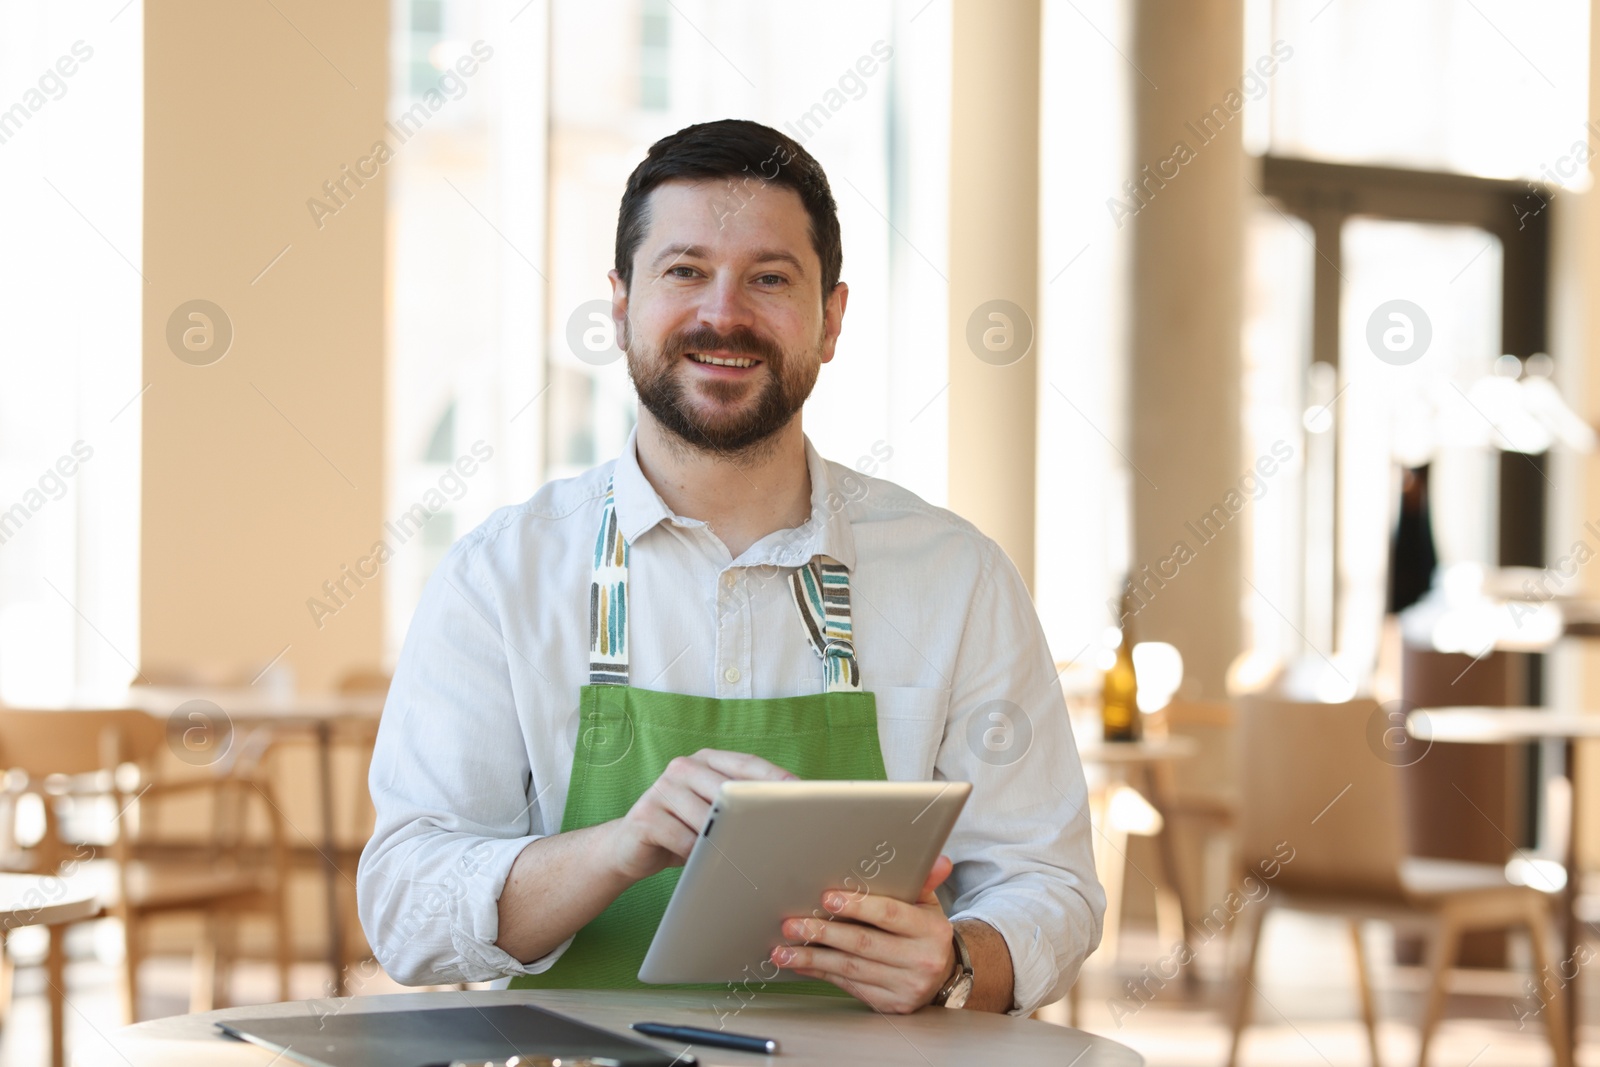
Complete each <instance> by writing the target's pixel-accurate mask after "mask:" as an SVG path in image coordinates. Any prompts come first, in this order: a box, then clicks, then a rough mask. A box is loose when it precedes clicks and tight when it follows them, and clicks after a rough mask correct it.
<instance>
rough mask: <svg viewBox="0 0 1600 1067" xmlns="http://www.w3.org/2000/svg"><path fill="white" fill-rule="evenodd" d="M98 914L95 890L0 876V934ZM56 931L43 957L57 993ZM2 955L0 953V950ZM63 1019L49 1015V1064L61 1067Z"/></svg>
mask: <svg viewBox="0 0 1600 1067" xmlns="http://www.w3.org/2000/svg"><path fill="white" fill-rule="evenodd" d="M99 910H100V900H99V898H98V897H97V896H96V894H95V892H94V889H93V888H92V887H90V886H88V885H87V884H86V883H84V882H82V881H80V880H75V879H71V878H57V877H54V876H52V875H42V874H0V930H15V929H17V928H19V927H23V926H55V925H57V924H59V923H70V922H76V921H77V920H79V919H87V918H89V917H90V916H91V915H93V914H94V913H95V912H97V911H99ZM61 941H62V938H61V934H60V932H59V931H56V930H52V931H51V932H50V948H49V951H48V952H47V953H46V955H45V961H44V963H45V978H46V980H47V981H48V982H50V984H51V985H53V986H55V987H56V988H57V989H62V988H65V984H66V968H67V952H66V948H65V947H64V946H63V945H62V943H61ZM0 951H3V950H0ZM65 1035H66V1019H65V1018H64V1016H63V1013H62V1012H60V1011H51V1012H50V1063H51V1064H52V1067H61V1065H62V1064H63V1063H65V1062H66V1055H65V1051H64V1050H65V1048H66V1042H65Z"/></svg>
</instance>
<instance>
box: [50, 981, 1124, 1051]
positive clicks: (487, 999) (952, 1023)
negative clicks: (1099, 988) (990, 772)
mask: <svg viewBox="0 0 1600 1067" xmlns="http://www.w3.org/2000/svg"><path fill="white" fill-rule="evenodd" d="M726 996H731V994H722V993H716V992H712V993H703V992H702V993H695V992H677V991H671V992H668V991H663V992H655V991H652V990H640V991H635V990H627V991H619V990H578V989H573V990H494V991H473V992H465V993H399V994H393V995H389V996H372V997H348V998H343V999H331V998H330V999H327V1000H309V1001H296V1002H291V1003H288V1004H267V1005H260V1006H257V1007H246V1008H230V1009H224V1010H222V1011H213V1012H206V1013H204V1014H201V1015H179V1016H174V1017H172V1018H168V1019H156V1020H153V1021H151V1022H145V1023H139V1024H138V1025H136V1026H129V1027H124V1028H123V1029H121V1030H118V1031H115V1032H113V1033H111V1034H109V1035H107V1036H108V1039H109V1043H110V1044H111V1045H112V1046H113V1047H114V1048H115V1049H116V1051H117V1052H118V1053H120V1056H115V1055H108V1053H106V1052H105V1051H104V1050H96V1051H95V1053H94V1054H93V1055H92V1056H86V1057H85V1058H84V1059H82V1060H79V1061H77V1063H78V1067H102V1065H103V1064H105V1063H107V1062H108V1061H109V1062H113V1063H118V1064H119V1065H120V1064H122V1063H123V1062H126V1063H127V1064H128V1065H129V1067H146V1065H149V1067H156V1065H158V1064H159V1065H160V1067H235V1065H236V1067H267V1065H268V1064H272V1063H273V1062H274V1060H275V1059H276V1060H277V1065H278V1067H288V1063H287V1061H286V1060H285V1059H283V1058H279V1057H275V1056H274V1055H273V1054H272V1053H270V1052H267V1051H266V1050H264V1049H260V1048H257V1047H255V1046H254V1045H247V1044H242V1043H240V1042H236V1041H231V1040H228V1039H226V1038H223V1037H219V1036H218V1034H217V1030H216V1029H215V1027H214V1026H213V1025H212V1024H213V1023H214V1022H215V1021H216V1020H217V1019H223V1018H258V1019H259V1018H282V1017H285V1016H295V1015H300V1016H306V1017H308V1018H313V1019H315V1018H317V1017H319V1016H326V1015H329V1014H333V1013H336V1012H373V1011H376V1012H381V1011H402V1010H414V1009H418V1008H446V1007H459V1006H462V1005H478V1006H485V1005H489V1004H538V1005H540V1006H542V1007H546V1008H550V1009H552V1010H554V1011H559V1012H564V1013H566V1014H568V1015H571V1016H574V1017H575V1018H578V1019H582V1020H583V1021H585V1022H589V1023H593V1024H595V1025H597V1026H603V1027H606V1028H607V1029H611V1030H616V1031H619V1032H626V1031H627V1027H628V1024H629V1023H632V1022H643V1021H646V1020H649V1021H654V1022H668V1023H679V1024H682V1025H688V1026H702V1027H708V1028H711V1029H715V1028H716V1027H717V1023H718V1012H717V1010H716V1009H717V1008H718V1007H721V1009H722V1011H723V1012H724V1013H725V1014H726V1019H725V1020H724V1026H725V1028H726V1029H729V1030H733V1031H736V1032H739V1033H748V1034H759V1035H761V1036H762V1037H772V1038H776V1039H777V1040H778V1042H779V1044H780V1047H781V1051H780V1053H779V1054H778V1056H776V1057H768V1056H759V1055H756V1054H754V1053H748V1052H733V1051H730V1050H727V1049H716V1048H708V1047H705V1046H695V1047H694V1050H693V1051H694V1053H695V1055H697V1056H698V1057H699V1059H700V1062H701V1063H702V1064H705V1065H707V1067H711V1065H716V1064H732V1065H739V1064H767V1065H772V1064H783V1065H784V1067H822V1065H824V1064H826V1065H828V1067H833V1065H836V1064H874V1065H878V1064H883V1065H885V1067H890V1065H894V1064H905V1065H907V1067H945V1065H948V1067H972V1065H974V1064H991V1063H992V1064H1013V1063H1014V1064H1035V1063H1050V1064H1061V1065H1063V1067H1065V1065H1066V1064H1072V1065H1074V1067H1139V1065H1140V1064H1142V1063H1143V1062H1144V1060H1143V1059H1142V1058H1141V1057H1140V1056H1139V1055H1138V1054H1137V1053H1135V1052H1134V1051H1133V1050H1131V1049H1129V1048H1126V1047H1124V1046H1122V1045H1119V1044H1117V1043H1116V1042H1114V1041H1110V1040H1107V1039H1106V1038H1103V1037H1095V1036H1094V1035H1092V1034H1086V1033H1083V1032H1082V1031H1081V1030H1072V1029H1068V1028H1067V1027H1064V1026H1055V1025H1052V1024H1050V1023H1041V1022H1036V1021H1034V1020H1032V1019H1022V1018H1012V1017H1009V1016H1005V1015H989V1014H986V1013H983V1012H968V1011H951V1010H947V1009H944V1008H924V1009H923V1010H922V1011H919V1012H917V1013H916V1014H915V1015H878V1014H876V1013H875V1012H873V1011H872V1010H871V1009H869V1008H867V1007H866V1006H865V1005H864V1004H861V1003H859V1002H857V1001H853V1000H844V999H842V998H834V997H807V996H794V995H792V994H791V995H781V994H776V993H768V992H765V991H762V992H755V993H753V994H747V999H746V1002H745V1004H744V1006H743V1008H742V1009H740V1010H738V1013H737V1014H732V1012H731V1011H730V1010H729V1008H728V1006H727V1005H726V1004H724V1003H723V998H724V997H726ZM730 1003H733V1004H737V1003H738V1002H737V1001H732V1002H730ZM641 1040H647V1039H644V1038H641ZM654 1043H655V1044H659V1045H660V1046H661V1047H662V1048H664V1049H667V1050H668V1051H670V1052H674V1053H676V1052H681V1051H683V1050H684V1048H685V1046H683V1045H682V1044H674V1043H671V1042H664V1041H663V1042H654Z"/></svg>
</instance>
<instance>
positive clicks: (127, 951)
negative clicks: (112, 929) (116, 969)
mask: <svg viewBox="0 0 1600 1067" xmlns="http://www.w3.org/2000/svg"><path fill="white" fill-rule="evenodd" d="M120 918H121V920H122V945H123V949H122V1021H123V1025H124V1026H132V1025H133V1024H134V1023H136V1022H138V1021H139V959H140V948H141V941H140V935H141V934H142V933H143V929H142V928H141V927H140V926H139V924H138V920H136V919H135V918H134V916H133V915H132V914H130V913H129V912H126V911H124V912H123V913H122V914H121V916H120Z"/></svg>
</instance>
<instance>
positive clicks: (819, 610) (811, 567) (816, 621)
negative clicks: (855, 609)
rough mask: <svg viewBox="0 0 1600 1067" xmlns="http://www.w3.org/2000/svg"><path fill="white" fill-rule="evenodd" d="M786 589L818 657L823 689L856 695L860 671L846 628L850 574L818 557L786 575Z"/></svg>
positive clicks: (840, 565)
mask: <svg viewBox="0 0 1600 1067" xmlns="http://www.w3.org/2000/svg"><path fill="white" fill-rule="evenodd" d="M789 589H790V591H791V592H792V593H793V594H794V606H795V607H796V608H797V609H798V610H799V612H800V621H801V622H803V623H804V624H805V628H806V637H807V639H809V640H810V642H811V648H812V650H813V651H815V652H816V654H817V655H818V656H820V657H822V680H823V685H824V687H825V689H826V690H827V691H828V692H830V693H855V692H860V691H861V667H860V665H859V664H857V663H856V646H855V643H854V640H853V637H854V631H853V630H852V628H851V624H850V572H849V571H848V570H846V569H845V566H844V564H843V563H840V562H839V561H838V560H836V559H834V558H833V557H832V556H824V555H822V554H821V553H818V554H817V555H815V556H812V557H811V560H810V561H809V562H807V563H804V564H802V565H801V566H799V567H796V568H795V569H794V573H793V574H791V575H789Z"/></svg>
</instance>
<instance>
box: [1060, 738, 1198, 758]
mask: <svg viewBox="0 0 1600 1067" xmlns="http://www.w3.org/2000/svg"><path fill="white" fill-rule="evenodd" d="M1199 751H1200V742H1198V741H1196V740H1195V739H1194V738H1192V737H1187V736H1185V735H1183V734H1168V735H1167V736H1166V737H1142V738H1140V739H1139V740H1137V741H1102V740H1100V739H1099V738H1098V737H1093V738H1090V739H1088V740H1086V741H1083V742H1082V743H1081V744H1080V746H1079V748H1078V758H1079V759H1080V760H1082V761H1083V762H1084V763H1155V762H1157V761H1159V760H1168V759H1188V758H1189V757H1190V756H1193V755H1194V754H1195V753H1197V752H1199Z"/></svg>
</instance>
